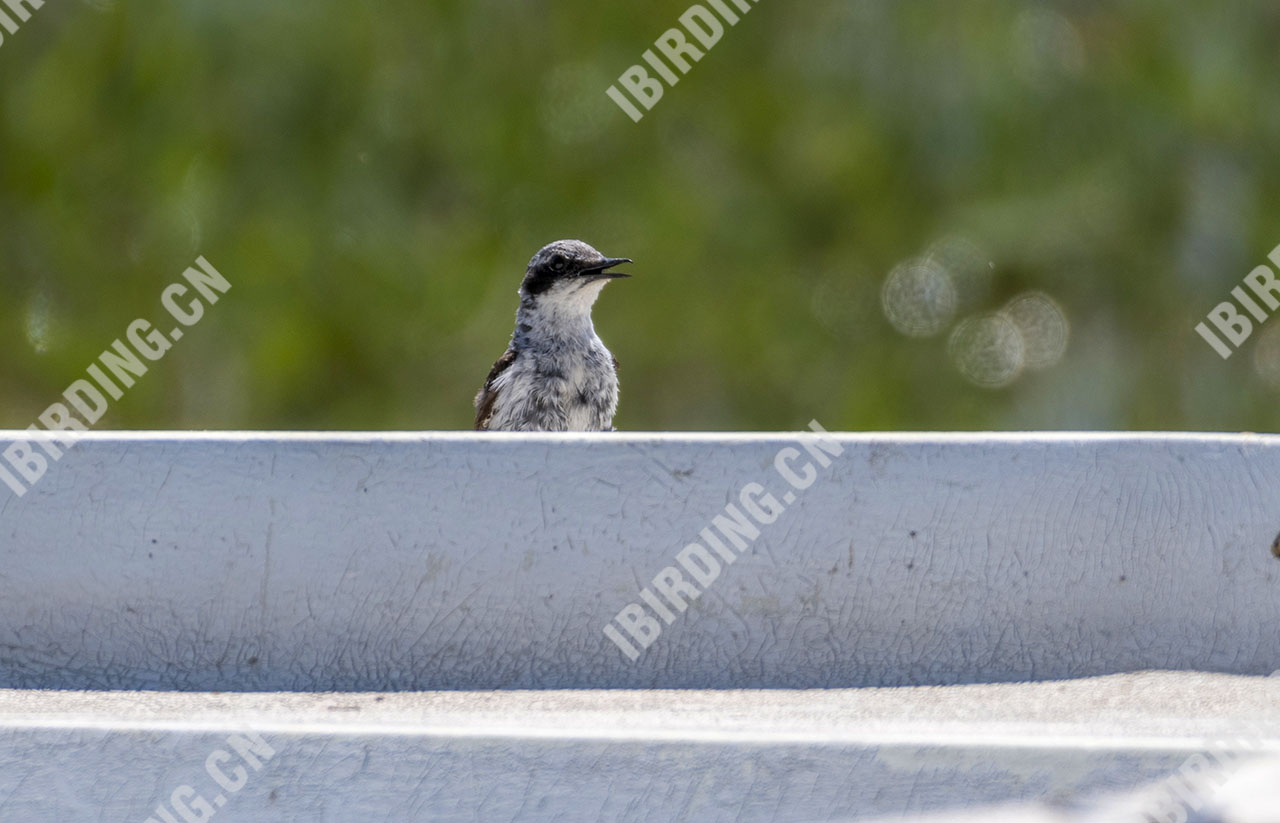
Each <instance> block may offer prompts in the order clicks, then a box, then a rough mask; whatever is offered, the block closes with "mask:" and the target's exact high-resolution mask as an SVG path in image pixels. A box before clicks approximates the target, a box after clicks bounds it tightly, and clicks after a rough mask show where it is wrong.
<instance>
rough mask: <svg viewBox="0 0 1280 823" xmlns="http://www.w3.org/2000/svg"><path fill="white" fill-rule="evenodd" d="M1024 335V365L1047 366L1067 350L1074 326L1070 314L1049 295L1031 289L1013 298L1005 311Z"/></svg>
mask: <svg viewBox="0 0 1280 823" xmlns="http://www.w3.org/2000/svg"><path fill="white" fill-rule="evenodd" d="M1003 313H1004V314H1005V315H1006V316H1007V317H1008V318H1009V319H1010V320H1011V321H1012V322H1013V324H1014V325H1015V326H1016V327H1017V328H1018V332H1019V333H1020V334H1021V335H1022V350H1023V365H1024V366H1026V368H1028V369H1031V370H1032V371H1036V370H1039V369H1047V368H1049V367H1050V366H1052V365H1054V364H1055V363H1057V362H1058V361H1059V360H1061V359H1062V356H1063V355H1064V354H1065V353H1066V351H1067V340H1068V338H1069V337H1070V335H1071V325H1070V323H1068V322H1067V315H1066V313H1065V312H1064V311H1063V310H1062V307H1061V306H1059V305H1058V303H1057V301H1055V300H1054V299H1053V298H1052V297H1050V296H1049V295H1047V294H1045V293H1043V292H1027V293H1026V294H1021V295H1018V296H1017V297H1015V298H1013V299H1012V300H1010V301H1009V304H1008V305H1007V306H1005V308H1004V312H1003Z"/></svg>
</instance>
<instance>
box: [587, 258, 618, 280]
mask: <svg viewBox="0 0 1280 823" xmlns="http://www.w3.org/2000/svg"><path fill="white" fill-rule="evenodd" d="M630 262H631V258H630V257H606V258H605V259H604V260H602V261H600V262H599V263H597V264H596V265H594V266H591V267H590V268H586V269H583V270H582V271H581V272H579V273H578V276H579V277H590V278H591V279H592V280H599V279H607V280H615V279H617V278H619V277H630V276H631V275H629V274H627V273H626V272H620V271H609V269H611V268H613V267H614V266H620V265H622V264H623V263H630Z"/></svg>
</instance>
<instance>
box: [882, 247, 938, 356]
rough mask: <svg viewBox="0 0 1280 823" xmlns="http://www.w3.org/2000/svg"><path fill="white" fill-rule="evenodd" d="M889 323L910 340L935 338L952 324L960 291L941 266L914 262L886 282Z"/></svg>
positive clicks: (884, 304)
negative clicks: (957, 293) (914, 338)
mask: <svg viewBox="0 0 1280 823" xmlns="http://www.w3.org/2000/svg"><path fill="white" fill-rule="evenodd" d="M880 304H881V306H882V308H883V309H884V316H885V319H887V320H888V321H889V323H890V324H891V325H892V326H893V327H894V328H895V329H897V330H898V331H900V332H901V333H903V334H905V335H907V336H908V337H932V336H933V335H935V334H937V333H938V332H940V331H942V330H944V329H945V328H946V327H947V326H949V325H950V324H951V321H952V318H954V317H955V313H956V290H955V285H954V284H953V283H952V282H951V277H950V276H949V275H948V274H947V271H946V269H944V268H943V267H942V266H940V265H939V264H938V263H937V262H935V261H932V260H928V259H923V260H910V261H907V262H905V263H902V264H900V265H898V266H897V267H896V268H894V270H893V271H891V272H890V273H889V276H888V277H887V278H885V281H884V287H883V288H882V289H881V290H880Z"/></svg>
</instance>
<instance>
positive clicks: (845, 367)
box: [0, 0, 1280, 430]
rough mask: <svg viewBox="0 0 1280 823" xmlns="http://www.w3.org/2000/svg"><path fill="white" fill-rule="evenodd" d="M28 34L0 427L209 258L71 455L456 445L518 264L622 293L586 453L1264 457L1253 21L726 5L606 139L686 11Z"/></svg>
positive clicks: (221, 7) (296, 2)
mask: <svg viewBox="0 0 1280 823" xmlns="http://www.w3.org/2000/svg"><path fill="white" fill-rule="evenodd" d="M688 5H689V0H654V1H653V2H649V3H644V4H624V3H599V2H594V0H591V1H590V2H589V1H588V0H561V1H560V2H556V3H551V2H536V1H534V0H529V1H528V2H523V3H510V2H495V0H470V1H469V2H461V1H459V2H448V1H445V0H431V1H430V2H425V3H423V2H414V3H409V2H393V1H388V0H384V2H377V3H363V4H362V3H351V2H333V1H332V0H306V2H303V1H302V0H291V1H290V2H262V0H255V1H254V2H247V1H246V0H221V1H220V2H212V1H211V0H209V1H207V2H195V0H165V2H154V1H153V0H142V1H141V2H132V3H123V2H112V0H80V1H77V0H48V2H47V3H46V5H45V6H44V7H43V8H42V9H40V10H38V11H37V12H35V14H34V15H33V16H32V18H31V19H30V20H29V21H27V22H26V23H24V24H23V25H22V28H21V29H20V30H19V31H18V32H17V33H16V34H6V35H5V40H4V42H3V45H0V111H2V118H3V119H2V122H0V220H2V221H3V229H2V231H0V336H2V339H0V345H2V346H3V352H4V354H3V355H2V356H0V427H10V428H24V427H26V426H27V425H28V424H30V423H32V422H33V421H34V420H35V417H36V415H37V414H39V413H40V412H41V411H42V410H43V409H44V408H45V407H46V406H47V405H48V404H49V403H50V402H52V401H54V400H56V399H57V396H58V394H59V393H60V392H61V391H62V390H63V389H64V388H65V387H66V386H67V385H68V384H69V383H70V382H71V381H72V380H74V379H76V378H79V377H82V376H83V375H84V369H85V368H86V367H87V366H88V365H89V364H90V363H92V362H93V361H94V360H95V359H96V358H97V356H98V355H99V353H100V352H101V351H102V350H103V349H104V348H106V347H107V346H109V345H110V343H111V341H112V340H114V339H115V338H117V337H119V336H121V335H122V334H123V333H124V330H125V327H126V326H127V325H128V324H129V322H131V321H132V320H133V319H134V318H137V317H147V318H153V319H156V320H157V321H158V320H159V318H161V317H162V316H163V315H162V312H163V310H162V309H161V307H160V303H159V296H160V291H161V289H162V288H163V287H164V286H165V285H166V284H168V283H170V282H172V281H174V280H176V279H178V278H179V276H180V274H181V272H182V271H183V269H184V268H185V267H186V266H188V265H190V264H191V262H192V261H193V260H194V259H195V257H196V256H197V255H200V254H203V255H205V256H206V257H207V258H208V259H209V260H210V261H211V262H212V263H213V264H214V265H215V266H216V267H217V268H218V269H219V270H220V271H221V272H222V274H223V275H225V276H226V277H227V278H228V279H229V280H230V281H231V282H232V284H233V288H232V290H231V292H230V293H229V294H227V295H226V296H225V297H224V298H223V300H222V301H221V302H220V303H219V304H218V305H217V306H216V307H213V308H211V309H209V310H208V312H207V314H206V317H205V319H204V320H203V321H201V322H200V324H199V325H198V326H196V327H195V328H193V329H190V330H189V331H188V333H187V335H186V336H185V337H184V338H183V339H182V341H181V342H179V343H177V344H176V345H175V346H174V348H173V350H172V351H170V352H169V353H168V355H167V356H166V357H165V359H164V360H163V361H161V362H160V363H158V364H156V365H155V367H154V368H153V370H152V371H151V373H149V374H147V375H146V376H145V377H143V378H142V379H141V380H140V382H139V385H138V386H137V387H135V388H134V389H133V390H131V391H130V392H129V393H128V394H127V395H126V396H125V398H124V399H123V400H121V401H118V402H116V403H114V404H113V406H112V409H111V411H110V412H109V413H108V415H107V416H106V417H105V418H104V419H103V420H102V421H101V423H99V428H108V427H109V428H166V429H167V428H216V429H244V428H252V429H330V428H332V429H460V428H469V427H470V424H471V419H472V409H471V398H472V396H473V395H474V393H475V391H476V389H477V388H478V386H479V384H480V382H481V381H482V380H483V378H484V376H485V374H486V373H487V370H488V368H489V366H490V364H491V363H492V362H493V360H494V359H495V358H497V357H498V355H500V354H501V353H502V351H503V350H504V348H505V345H506V341H507V338H508V336H509V334H510V331H511V326H512V319H513V313H514V311H515V305H516V297H515V290H516V287H517V285H518V283H519V279H520V277H521V275H522V273H523V270H524V266H525V264H526V262H527V261H528V259H529V257H530V256H531V255H532V254H533V252H534V251H535V250H537V248H538V247H540V246H541V245H543V244H544V243H546V242H548V241H551V240H555V239H559V238H562V237H580V238H582V239H584V240H586V241H587V242H589V243H592V244H593V245H595V246H597V247H598V248H600V249H601V250H602V251H604V252H606V253H607V254H611V255H625V256H629V257H633V258H635V260H636V263H635V265H634V266H632V267H631V268H632V270H633V271H634V272H635V273H636V277H635V278H634V279H631V280H627V281H624V282H621V283H618V284H614V285H611V286H610V287H609V288H608V289H606V291H605V293H604V295H603V296H602V298H601V300H600V303H599V304H598V305H597V307H596V327H597V329H598V330H599V331H600V333H601V336H602V337H603V338H604V339H605V341H606V343H607V344H608V345H609V346H610V348H612V349H613V351H614V353H615V354H616V355H617V356H618V358H619V359H620V361H621V363H622V404H621V408H620V411H619V415H618V419H617V425H618V427H619V428H620V429H626V430H641V429H669V430H690V429H693V430H697V429H709V430H733V429H744V430H751V429H764V430H777V429H796V428H801V427H803V426H805V425H806V424H807V422H808V421H809V420H810V419H811V418H817V419H818V420H820V421H822V423H823V424H824V425H825V426H826V427H827V428H830V429H836V428H840V429H854V430H857V429H883V430H894V429H943V430H946V429H1043V428H1080V429H1218V430H1268V429H1276V428H1277V427H1278V424H1280V407H1278V406H1277V402H1276V401H1277V397H1278V396H1280V319H1277V320H1275V321H1272V323H1270V324H1267V325H1265V326H1264V327H1263V328H1262V329H1261V330H1260V331H1258V332H1256V333H1255V334H1254V336H1253V337H1252V338H1251V339H1250V340H1249V341H1248V342H1247V343H1246V344H1245V345H1244V346H1243V347H1242V349H1241V350H1240V351H1239V352H1238V353H1237V354H1235V355H1234V356H1233V357H1232V358H1231V359H1230V360H1227V361H1225V362H1224V361H1223V360H1222V359H1221V358H1220V357H1219V356H1218V355H1217V354H1215V353H1214V352H1213V350H1212V349H1211V348H1210V347H1209V346H1208V345H1207V344H1206V343H1205V342H1204V341H1203V340H1201V339H1200V337H1199V336H1198V335H1196V334H1195V332H1194V331H1193V329H1194V326H1195V324H1196V323H1197V322H1200V321H1201V320H1203V319H1204V317H1205V315H1206V314H1207V313H1208V312H1209V311H1210V310H1211V309H1212V308H1213V307H1214V306H1215V305H1216V304H1217V303H1218V302H1220V301H1222V300H1225V299H1227V298H1228V296H1229V292H1230V289H1231V288H1232V287H1233V286H1235V285H1237V284H1239V282H1240V281H1241V279H1242V278H1243V277H1244V276H1245V275H1246V274H1248V273H1249V272H1250V270H1252V269H1253V268H1254V267H1255V266H1257V265H1259V264H1261V263H1263V262H1265V260H1266V258H1267V255H1268V254H1269V253H1270V252H1271V250H1272V249H1273V248H1275V247H1276V246H1277V245H1280V151H1278V149H1280V82H1277V79H1278V78H1280V71H1278V70H1280V49H1277V43H1278V42H1280V6H1277V4H1275V3H1273V2H1262V0H1257V2H1228V3H1222V2H1209V1H1208V0H1195V2H1188V3H1180V4H1169V3H1158V2H1107V3H1103V2H1058V3H1028V2H1011V1H1008V2H998V1H997V2H986V3H976V4H960V3H954V2H950V1H949V0H928V1H927V2H921V1H920V0H916V1H915V2H890V1H889V0H844V1H843V2H832V1H830V0H807V1H806V2H804V3H787V2H782V0H762V2H761V3H760V4H759V5H758V6H757V7H756V8H755V10H753V11H752V12H751V14H749V15H747V16H746V17H744V19H743V20H742V22H741V23H740V24H738V25H737V26H736V27H735V28H732V29H730V30H728V31H727V32H726V34H725V36H724V39H723V40H722V41H721V42H720V44H719V45H717V46H716V47H715V48H714V49H713V50H712V51H711V52H710V53H709V54H708V55H707V57H706V58H705V59H704V60H702V62H701V63H699V64H697V65H696V66H695V67H694V68H693V70H692V71H691V73H690V74H689V75H687V76H686V77H684V79H683V80H682V81H681V82H680V84H679V85H678V86H676V87H675V88H673V89H668V90H667V92H666V95H665V97H664V99H663V100H662V101H661V102H659V103H658V105H657V106H656V107H655V108H654V109H653V111H652V112H650V113H649V114H648V115H647V116H646V117H645V118H644V119H643V120H642V121H641V122H640V123H638V124H636V123H633V122H632V121H631V120H630V119H629V118H628V117H627V116H626V115H624V114H623V112H622V111H621V110H619V109H618V108H617V107H616V106H615V105H614V104H613V103H612V102H611V101H610V100H609V98H608V97H606V95H605V89H606V88H607V87H608V86H609V85H610V84H611V83H613V82H614V81H615V79H616V78H617V76H618V75H620V74H621V73H622V72H623V71H625V70H626V69H627V68H628V67H629V66H630V65H632V64H633V63H637V62H640V59H641V58H640V55H641V52H643V51H644V49H646V48H650V47H651V46H652V44H653V41H654V40H655V39H656V38H657V37H658V36H659V35H660V34H661V33H662V32H663V31H664V30H665V29H667V28H668V27H671V26H674V25H676V24H677V18H678V17H679V15H680V14H681V13H682V12H683V11H684V10H685V9H686V8H687V7H688Z"/></svg>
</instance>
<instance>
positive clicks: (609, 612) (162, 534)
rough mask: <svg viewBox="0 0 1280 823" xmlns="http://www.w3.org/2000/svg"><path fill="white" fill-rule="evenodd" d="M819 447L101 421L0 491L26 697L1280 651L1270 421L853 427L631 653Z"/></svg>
mask: <svg viewBox="0 0 1280 823" xmlns="http://www.w3.org/2000/svg"><path fill="white" fill-rule="evenodd" d="M20 436H22V435H21V433H16V432H10V433H0V439H13V438H17V437H20ZM795 437H799V435H796V436H795ZM795 437H792V436H788V435H785V434H778V435H645V434H613V435H595V436H550V435H523V436H515V435H487V436H482V435H472V434H370V435H327V434H315V435H274V434H263V435H254V434H205V435H191V434H172V435H168V434H121V433H100V434H93V435H90V436H88V437H87V438H86V439H85V440H84V441H83V442H81V443H79V444H78V445H77V446H76V447H75V448H74V449H73V450H71V451H70V452H69V453H68V454H67V455H66V456H65V457H63V458H62V460H61V461H60V462H58V463H56V464H54V465H52V466H51V468H50V469H49V471H48V473H47V474H46V476H45V477H44V478H43V479H41V481H40V482H39V483H38V484H37V485H36V486H35V488H33V489H32V490H31V491H30V492H29V493H28V494H27V495H26V496H24V497H22V498H18V497H15V496H13V495H9V494H8V491H7V490H6V489H0V492H4V493H5V494H6V495H8V496H6V497H5V498H4V500H3V502H0V650H3V654H0V686H4V687H11V688H77V689H176V690H238V691H250V690H272V691H276V690H294V691H317V690H344V691H349V690H364V691H374V690H376V691H387V690H422V689H553V688H711V689H724V688H810V687H823V688H825V687H853V686H883V685H907V684H953V683H967V682H980V681H989V682H995V681H1013V680H1026V679H1035V680H1047V679H1055V678H1071V677H1084V676H1093V675H1102V674H1109V673H1113V672H1125V671H1136V670H1142V669H1181V670H1198V671H1208V672H1225V673H1235V674H1269V673H1270V672H1272V671H1274V670H1276V669H1278V668H1280V631H1277V629H1276V627H1277V626H1278V625H1280V560H1277V558H1276V557H1275V556H1273V554H1272V550H1271V546H1272V541H1273V539H1274V538H1275V536H1276V533H1277V531H1280V438H1276V437H1268V436H1255V435H1240V436H1203V437H1201V436H1179V435H1140V436H1116V435H1086V434H1080V435H1074V434H1072V435H991V436H986V435H982V436H975V435H952V436H948V435H916V436H912V435H839V436H838V441H839V443H840V444H841V445H842V447H843V454H841V455H840V456H839V457H836V458H834V459H833V461H832V463H831V465H830V467H829V468H821V469H819V471H818V477H817V480H816V482H814V483H813V485H812V486H811V487H809V488H807V489H804V490H803V491H800V492H798V496H797V498H796V500H795V502H794V504H792V505H790V506H789V507H788V509H787V511H786V512H785V513H783V514H782V515H781V517H780V518H779V519H778V520H777V522H775V523H773V524H772V525H767V526H762V527H761V534H760V536H759V538H758V539H757V540H756V541H755V542H754V544H753V545H752V546H751V548H750V549H749V550H748V551H747V553H746V554H744V555H743V556H742V557H741V558H740V559H738V560H737V562H736V563H735V564H733V565H732V566H726V567H725V568H724V569H723V570H722V571H721V573H720V576H719V578H718V579H716V580H715V581H714V582H713V583H711V584H710V585H709V587H708V588H707V590H706V591H705V593H703V594H702V596H701V597H700V598H699V599H698V600H696V601H694V602H693V603H692V605H690V606H689V609H688V611H687V612H686V613H685V614H683V615H677V619H676V620H675V621H674V622H673V623H672V624H671V625H667V626H663V627H662V634H661V636H660V637H658V638H657V640H656V641H655V642H654V643H653V644H652V646H651V647H650V648H648V650H647V651H645V652H644V653H643V654H642V655H641V656H640V658H639V659H638V660H637V661H635V662H634V663H633V662H632V661H631V660H629V659H628V658H627V656H625V655H624V654H623V653H622V652H621V651H620V650H619V648H618V647H617V646H615V645H614V644H613V643H612V642H610V641H609V640H608V639H607V638H606V637H605V635H604V634H603V632H602V629H603V627H604V626H605V625H606V624H607V623H608V622H609V621H610V620H611V619H612V618H614V616H615V615H616V614H617V613H618V612H619V610H620V609H622V608H623V607H625V606H626V605H627V604H629V603H632V602H640V598H639V597H638V593H639V591H640V589H641V588H642V587H648V586H650V581H652V580H653V578H654V576H655V575H657V574H658V573H659V572H660V571H661V570H663V569H664V568H665V567H667V566H673V565H675V557H676V555H677V553H678V552H679V551H680V550H681V549H682V547H684V546H685V545H686V544H687V543H689V542H691V541H694V540H697V539H698V538H699V532H700V530H702V529H704V528H706V527H708V526H709V525H710V523H711V520H712V518H713V516H715V515H717V514H719V513H721V512H722V511H723V510H724V508H725V505H726V503H729V502H734V501H737V500H738V498H739V492H740V490H741V489H742V488H743V487H744V486H745V485H747V484H749V483H753V482H756V483H760V484H762V485H763V486H764V487H766V488H767V489H768V490H770V491H772V492H773V493H774V494H776V495H778V496H782V494H783V493H784V492H785V491H789V490H790V489H789V487H788V486H787V484H786V483H784V482H783V479H782V477H781V476H780V475H779V473H778V471H777V469H776V468H775V457H776V455H777V454H778V453H779V450H780V449H783V448H786V447H788V446H793V445H794V444H795ZM797 462H800V461H797Z"/></svg>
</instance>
